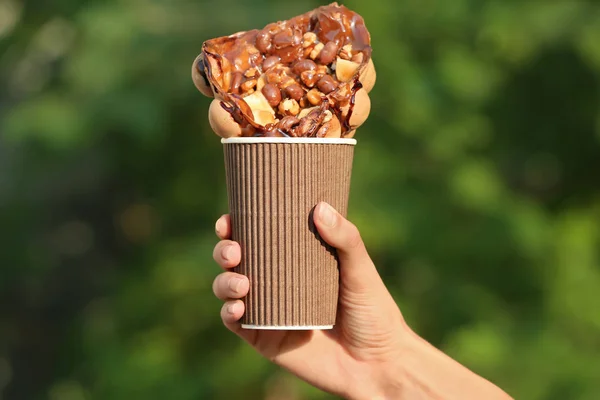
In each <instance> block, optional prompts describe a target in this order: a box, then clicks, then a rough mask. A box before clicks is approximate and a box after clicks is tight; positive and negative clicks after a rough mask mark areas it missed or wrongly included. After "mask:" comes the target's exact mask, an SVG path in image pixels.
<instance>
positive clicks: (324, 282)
mask: <svg viewBox="0 0 600 400" xmlns="http://www.w3.org/2000/svg"><path fill="white" fill-rule="evenodd" d="M224 152H225V168H226V173H227V189H228V196H229V209H230V213H231V221H232V226H233V232H232V238H233V240H235V241H237V242H239V243H240V245H241V248H242V261H241V264H240V266H239V267H237V268H236V272H239V273H242V274H244V275H246V276H248V278H249V280H250V292H249V293H248V296H247V297H246V298H245V299H244V302H245V304H246V313H245V315H244V317H243V318H242V323H243V324H248V325H260V326H315V325H317V326H321V325H333V324H334V323H335V316H336V309H337V300H338V285H339V272H338V265H337V259H336V255H335V251H334V250H333V249H331V248H330V247H329V246H326V245H325V244H324V243H323V242H322V241H321V239H320V238H319V237H318V235H317V233H316V229H315V227H314V224H313V221H312V210H313V208H314V206H315V205H316V204H317V203H318V202H320V201H326V202H328V203H329V204H331V205H332V206H333V207H335V208H336V209H337V210H338V211H339V212H340V213H342V214H343V215H344V216H345V215H346V212H347V207H348V195H349V190H350V176H351V170H352V158H353V155H354V146H352V145H347V144H307V143H252V144H241V143H236V144H224Z"/></svg>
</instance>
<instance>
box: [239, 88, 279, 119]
mask: <svg viewBox="0 0 600 400" xmlns="http://www.w3.org/2000/svg"><path fill="white" fill-rule="evenodd" d="M244 101H245V102H246V104H248V106H249V107H250V109H251V110H252V115H253V116H254V120H255V121H256V122H257V123H259V124H261V125H263V126H264V125H266V124H270V123H272V122H273V121H275V112H274V111H273V108H271V105H270V104H269V102H268V101H267V99H266V98H265V96H264V95H263V94H262V93H261V92H254V93H252V94H250V95H249V96H246V97H244Z"/></svg>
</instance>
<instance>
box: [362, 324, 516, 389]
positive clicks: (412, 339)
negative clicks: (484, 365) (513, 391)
mask: <svg viewBox="0 0 600 400" xmlns="http://www.w3.org/2000/svg"><path fill="white" fill-rule="evenodd" d="M403 336H404V338H403V340H402V343H401V345H400V346H399V347H398V351H397V353H396V356H395V357H393V361H391V362H390V363H388V364H387V365H383V366H382V367H383V368H382V369H380V371H381V373H380V375H379V376H380V377H381V378H380V379H378V385H377V388H378V390H377V391H376V392H375V393H374V395H373V396H372V397H371V398H370V400H391V399H394V400H401V399H413V398H419V399H442V398H444V399H461V400H470V399H483V398H485V399H490V400H492V399H502V400H507V399H511V397H510V396H509V395H507V394H506V393H505V392H503V391H502V390H501V389H500V388H498V387H497V386H495V385H494V384H493V383H491V382H489V381H487V380H485V379H484V378H482V377H480V376H478V375H477V374H475V373H473V372H472V371H470V370H469V369H467V368H466V367H464V366H462V365H460V364H459V363H458V362H456V361H455V360H453V359H452V358H450V357H448V356H447V355H446V354H444V353H443V352H441V351H440V350H438V349H437V348H435V347H434V346H432V345H431V344H430V343H428V342H427V341H426V340H424V339H422V338H421V337H419V336H418V335H417V334H416V333H414V332H413V331H412V330H411V329H410V328H408V327H406V332H405V334H404V335H403Z"/></svg>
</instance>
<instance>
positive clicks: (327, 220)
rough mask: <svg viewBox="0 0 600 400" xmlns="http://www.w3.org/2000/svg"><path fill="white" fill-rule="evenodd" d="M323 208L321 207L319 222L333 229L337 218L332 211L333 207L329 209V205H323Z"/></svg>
mask: <svg viewBox="0 0 600 400" xmlns="http://www.w3.org/2000/svg"><path fill="white" fill-rule="evenodd" d="M324 204H325V206H324V207H321V210H320V212H319V217H320V218H321V221H322V222H323V224H325V225H326V226H328V227H330V228H331V227H333V226H334V225H335V220H336V218H337V214H336V212H335V210H334V209H333V207H331V206H330V205H329V204H327V203H324Z"/></svg>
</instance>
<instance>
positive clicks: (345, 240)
mask: <svg viewBox="0 0 600 400" xmlns="http://www.w3.org/2000/svg"><path fill="white" fill-rule="evenodd" d="M314 222H315V225H316V227H317V230H318V231H319V234H320V235H321V238H322V239H323V240H324V241H325V242H327V243H328V244H330V245H331V246H333V247H335V248H336V249H337V254H338V259H339V261H340V277H341V284H342V286H343V287H344V289H346V290H349V291H350V292H355V293H368V292H373V291H379V290H381V289H384V287H383V286H384V285H383V282H382V281H381V278H380V276H379V273H378V272H377V269H376V268H375V265H374V264H373V261H372V260H371V257H369V254H368V253H367V249H366V248H365V244H364V243H363V241H362V238H361V236H360V233H359V232H358V228H356V226H355V225H354V224H353V223H351V222H350V221H348V220H347V219H346V218H344V217H343V216H342V215H341V214H340V213H338V212H337V211H336V210H335V209H334V208H333V207H331V206H330V205H329V204H327V203H325V202H321V203H319V204H317V206H316V207H315V212H314Z"/></svg>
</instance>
